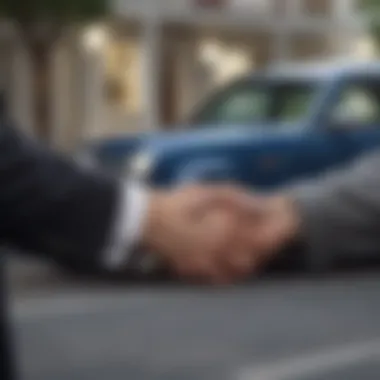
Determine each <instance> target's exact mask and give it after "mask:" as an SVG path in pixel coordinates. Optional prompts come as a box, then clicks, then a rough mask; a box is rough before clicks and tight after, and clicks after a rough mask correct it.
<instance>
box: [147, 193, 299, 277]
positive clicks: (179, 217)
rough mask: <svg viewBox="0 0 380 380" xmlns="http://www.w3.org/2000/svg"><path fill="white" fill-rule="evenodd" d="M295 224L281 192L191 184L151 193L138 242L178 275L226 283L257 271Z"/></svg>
mask: <svg viewBox="0 0 380 380" xmlns="http://www.w3.org/2000/svg"><path fill="white" fill-rule="evenodd" d="M297 226H298V225H297V217H296V213H295V212H294V208H293V207H292V205H291V202H290V201H289V200H288V199H286V198H285V197H262V196H258V195H254V194H253V195H252V194H249V193H247V192H245V191H244V190H241V189H239V188H237V187H228V186H227V187H225V186H224V187H223V186H195V187H188V188H183V189H179V190H172V191H170V192H159V191H157V192H153V193H152V194H151V198H150V207H149V212H148V219H147V223H146V225H145V228H144V231H145V233H144V236H143V244H144V245H145V247H146V248H147V249H149V250H150V251H152V252H154V253H155V254H156V255H157V257H158V258H159V259H160V260H161V261H164V262H165V264H166V265H167V266H169V268H170V269H171V270H172V271H173V272H174V273H176V274H177V275H179V276H180V277H181V278H184V279H187V280H196V281H202V282H204V281H206V282H209V283H217V284H219V283H231V282H235V281H238V280H241V279H244V278H245V277H247V276H249V275H251V274H253V273H255V272H257V271H258V270H259V269H260V268H261V267H262V266H263V265H264V264H265V263H266V262H267V261H268V260H270V258H271V257H272V256H273V253H275V252H276V251H278V250H279V249H280V248H281V246H283V245H285V244H286V242H287V241H288V240H290V239H291V238H293V237H294V236H295V234H296V231H297Z"/></svg>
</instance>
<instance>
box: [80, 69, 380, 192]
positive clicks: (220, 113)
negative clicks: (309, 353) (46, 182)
mask: <svg viewBox="0 0 380 380" xmlns="http://www.w3.org/2000/svg"><path fill="white" fill-rule="evenodd" d="M171 129H173V128H171ZM174 130H177V131H176V132H155V133H143V134H139V135H135V136H130V135H129V136H124V137H123V136H120V137H117V138H112V139H108V140H102V141H95V142H89V143H88V144H87V145H86V147H84V148H83V149H82V152H81V153H82V154H83V156H86V157H87V158H90V160H91V161H92V162H93V163H96V164H97V165H100V166H101V167H103V168H104V169H105V170H107V171H110V172H114V173H116V174H118V175H121V176H123V175H125V174H126V173H128V175H132V176H134V177H135V178H136V179H137V180H138V181H141V182H143V183H147V184H149V185H151V186H156V187H173V186H178V185H182V184H185V183H186V184H188V183H199V182H215V181H222V182H226V181H228V182H233V183H237V184H239V185H243V186H244V187H246V188H248V189H255V190H272V189H276V188H280V187H281V186H285V185H287V184H289V183H293V182H295V181H301V180H303V179H305V178H308V177H314V176H316V175H319V174H321V173H323V172H325V171H327V170H330V169H332V168H334V167H336V166H340V165H343V164H345V163H348V162H349V161H351V160H352V159H354V158H355V157H357V156H358V155H360V154H362V153H363V152H366V151H369V150H371V149H375V148H377V147H380V63H366V64H365V63H355V64H327V65H317V64H304V65H296V64H294V65H291V66H289V67H286V66H280V67H277V68H272V69H270V70H268V71H266V72H261V73H258V74H253V75H250V76H247V77H244V78H241V79H239V80H236V81H235V82H234V83H231V84H229V85H228V86H227V87H225V88H223V89H221V90H219V91H218V92H217V93H215V94H214V95H213V96H212V97H211V98H210V99H209V100H208V101H207V102H205V103H204V104H202V105H200V106H199V107H198V109H197V110H196V112H194V114H193V116H192V117H191V118H190V120H188V121H187V122H186V123H183V124H182V125H179V126H178V128H174Z"/></svg>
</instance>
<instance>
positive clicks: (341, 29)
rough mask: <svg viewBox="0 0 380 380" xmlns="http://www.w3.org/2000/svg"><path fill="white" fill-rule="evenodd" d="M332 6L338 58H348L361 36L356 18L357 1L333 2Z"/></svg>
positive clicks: (339, 0) (342, 0)
mask: <svg viewBox="0 0 380 380" xmlns="http://www.w3.org/2000/svg"><path fill="white" fill-rule="evenodd" d="M333 4H334V7H333V17H334V21H335V22H334V26H335V36H336V41H337V42H336V46H337V47H338V51H339V55H340V56H343V57H345V56H349V55H351V54H352V50H353V44H354V43H355V41H356V40H357V39H358V37H359V36H360V35H361V34H362V27H361V25H360V24H359V17H358V16H357V8H358V0H335V1H334V3H333Z"/></svg>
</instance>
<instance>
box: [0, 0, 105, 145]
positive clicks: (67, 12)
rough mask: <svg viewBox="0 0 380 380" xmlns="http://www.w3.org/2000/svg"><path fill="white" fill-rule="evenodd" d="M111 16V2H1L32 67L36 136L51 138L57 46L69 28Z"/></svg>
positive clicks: (0, 7) (0, 12)
mask: <svg viewBox="0 0 380 380" xmlns="http://www.w3.org/2000/svg"><path fill="white" fill-rule="evenodd" d="M107 13H108V0H0V16H1V17H2V18H4V19H7V20H10V21H11V22H13V24H14V25H15V26H16V30H17V31H18V33H19V34H20V36H21V38H22V40H23V41H24V44H25V46H26V48H27V50H28V53H29V55H30V58H31V62H32V66H33V77H34V84H35V85H34V86H33V87H34V97H33V99H34V101H35V113H36V125H37V127H36V128H37V130H36V133H37V135H38V136H39V137H40V138H42V139H46V138H47V137H48V136H49V112H50V109H51V107H50V100H51V96H50V94H49V87H50V83H49V68H50V60H51V53H52V50H53V47H54V45H55V44H56V43H57V42H58V41H59V40H60V38H61V37H62V35H63V33H64V31H65V30H66V28H67V27H68V26H70V25H74V24H82V23H86V22H91V21H97V20H100V19H101V18H103V17H104V16H106V15H107Z"/></svg>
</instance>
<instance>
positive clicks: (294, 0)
mask: <svg viewBox="0 0 380 380" xmlns="http://www.w3.org/2000/svg"><path fill="white" fill-rule="evenodd" d="M280 1H281V0H280ZM301 1H302V0H289V1H288V9H287V15H288V19H291V20H297V19H298V18H299V17H302V7H301Z"/></svg>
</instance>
